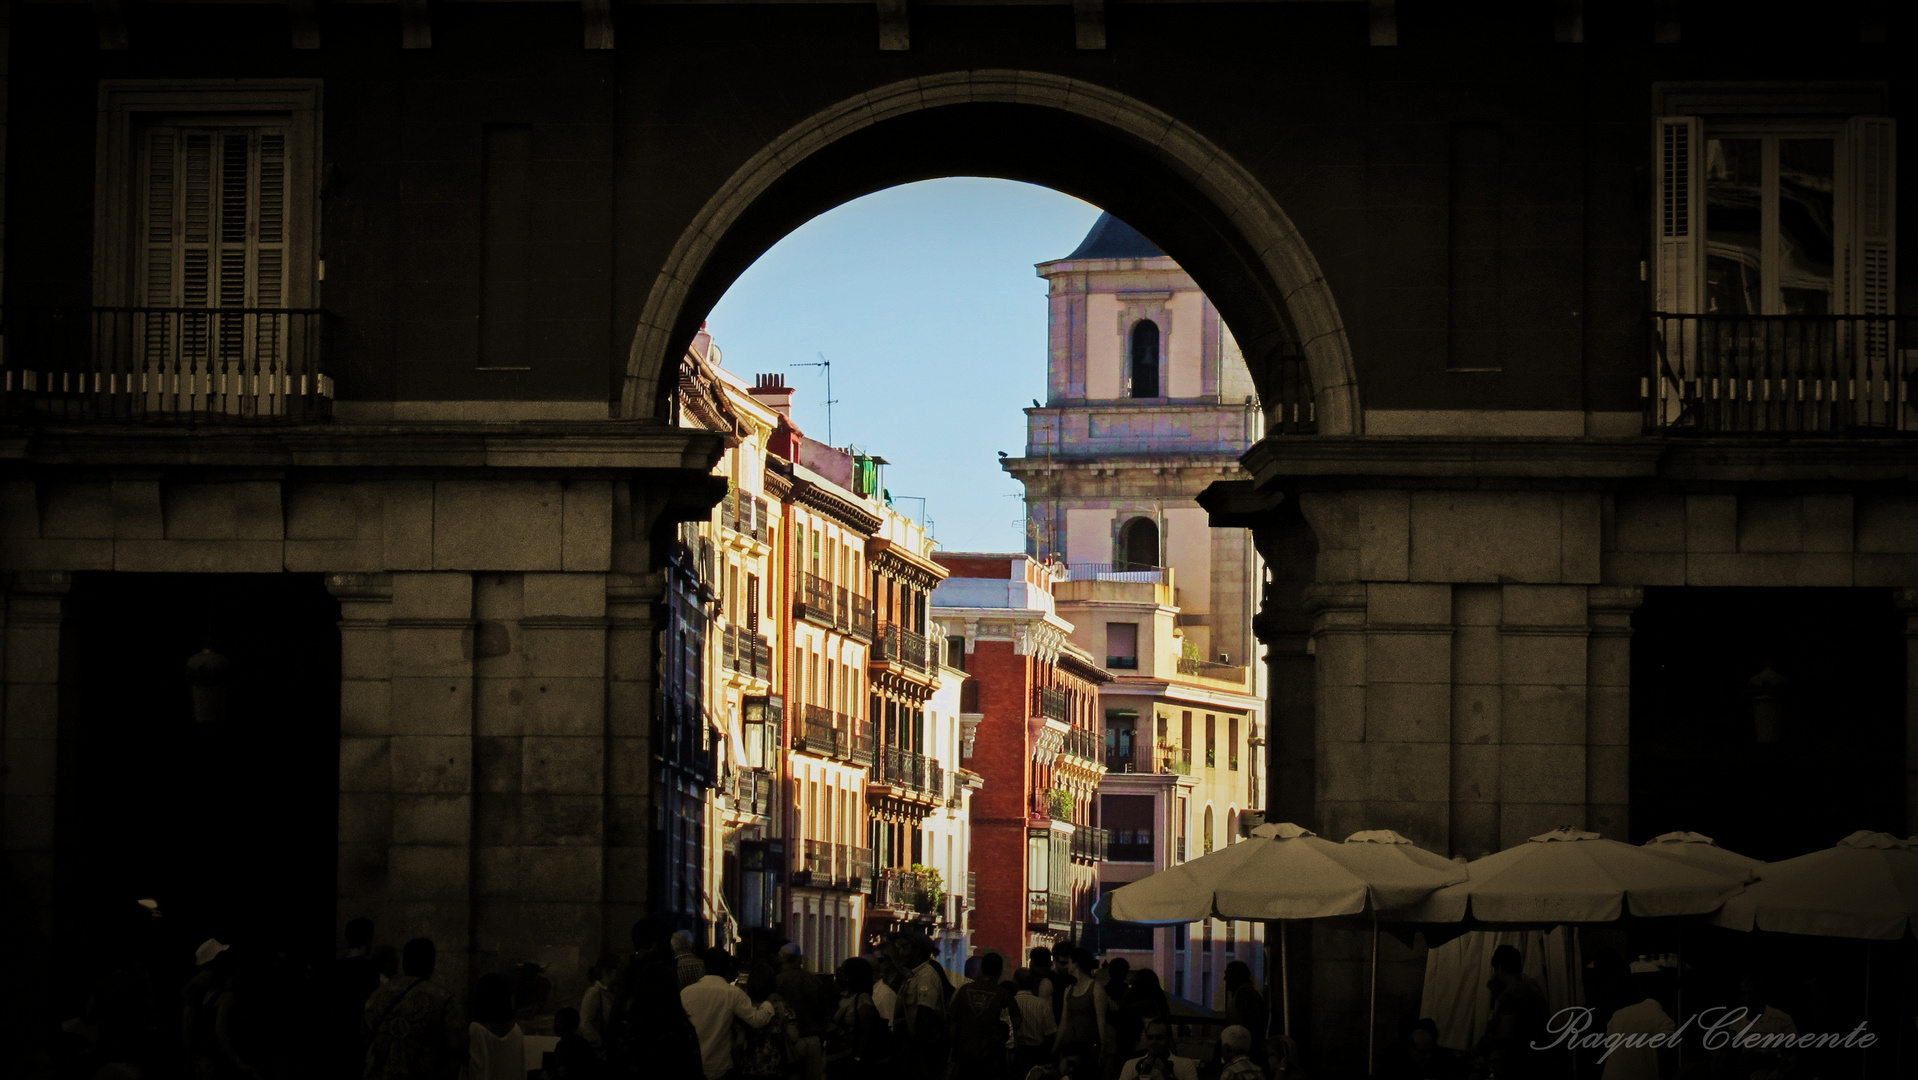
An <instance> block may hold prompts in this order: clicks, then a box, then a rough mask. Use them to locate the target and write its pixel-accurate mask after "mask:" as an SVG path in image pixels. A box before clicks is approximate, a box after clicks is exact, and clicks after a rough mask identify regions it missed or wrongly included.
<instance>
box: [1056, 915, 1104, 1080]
mask: <svg viewBox="0 0 1918 1080" xmlns="http://www.w3.org/2000/svg"><path fill="white" fill-rule="evenodd" d="M1058 955H1060V956H1063V957H1064V958H1065V974H1066V976H1067V977H1068V978H1070V979H1071V980H1072V982H1071V984H1070V985H1069V986H1067V987H1066V992H1065V1005H1064V1007H1063V1008H1061V1010H1060V1012H1059V1034H1057V1035H1055V1036H1054V1037H1053V1047H1054V1051H1055V1052H1056V1053H1057V1054H1059V1056H1061V1057H1064V1056H1066V1055H1068V1054H1071V1055H1076V1056H1078V1057H1079V1058H1080V1059H1081V1063H1082V1064H1083V1065H1085V1067H1086V1068H1087V1069H1088V1070H1090V1072H1091V1074H1092V1075H1094V1076H1097V1075H1099V1073H1100V1060H1101V1054H1102V1053H1103V1049H1104V1048H1103V1044H1104V1042H1105V1029H1106V992H1105V987H1103V986H1100V985H1099V981H1098V980H1097V979H1096V978H1094V977H1093V976H1094V975H1095V974H1096V972H1097V970H1098V963H1097V961H1095V960H1093V958H1092V954H1091V953H1089V952H1086V951H1085V950H1084V949H1081V948H1078V947H1077V946H1071V945H1061V946H1060V947H1059V950H1058Z"/></svg>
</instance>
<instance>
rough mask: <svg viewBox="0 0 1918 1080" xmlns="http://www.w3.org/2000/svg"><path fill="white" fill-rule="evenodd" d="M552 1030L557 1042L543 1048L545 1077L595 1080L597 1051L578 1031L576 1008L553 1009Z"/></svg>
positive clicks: (597, 1062) (598, 1065)
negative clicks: (547, 1047)
mask: <svg viewBox="0 0 1918 1080" xmlns="http://www.w3.org/2000/svg"><path fill="white" fill-rule="evenodd" d="M553 1034H555V1035H557V1036H559V1045H558V1046H555V1047H554V1048H553V1049H551V1050H548V1051H546V1054H545V1057H544V1060H543V1068H544V1069H545V1072H546V1080H599V1076H600V1071H601V1069H600V1061H599V1054H598V1052H597V1051H595V1050H594V1049H593V1045H592V1044H591V1043H589V1042H587V1041H586V1039H585V1037H584V1036H582V1035H581V1034H580V1016H579V1010H578V1009H574V1008H569V1007H562V1008H560V1009H558V1010H555V1011H554V1013H553Z"/></svg>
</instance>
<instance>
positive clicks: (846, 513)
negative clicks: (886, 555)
mask: <svg viewBox="0 0 1918 1080" xmlns="http://www.w3.org/2000/svg"><path fill="white" fill-rule="evenodd" d="M789 498H790V500H791V501H792V502H794V503H797V504H799V505H800V506H803V507H805V508H806V509H808V510H815V511H818V512H819V513H821V514H824V515H826V516H827V517H829V518H831V519H833V520H834V521H837V522H838V523H840V524H841V525H844V526H845V527H847V528H849V529H852V530H853V531H855V532H859V533H863V534H865V535H867V536H871V535H872V534H873V533H875V532H878V531H879V526H880V525H881V524H883V523H882V522H881V521H880V520H879V516H878V515H877V514H874V513H872V512H871V511H868V510H865V509H862V508H861V507H859V506H857V505H855V504H854V503H851V502H848V501H847V500H845V499H842V498H840V497H839V496H838V495H836V494H834V493H833V492H831V491H828V490H826V489H825V488H823V487H820V486H819V485H818V484H815V483H813V482H812V481H810V480H804V479H801V478H799V477H793V479H792V493H791V495H790V496H789Z"/></svg>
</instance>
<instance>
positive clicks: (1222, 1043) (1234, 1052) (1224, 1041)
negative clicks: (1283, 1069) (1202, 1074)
mask: <svg viewBox="0 0 1918 1080" xmlns="http://www.w3.org/2000/svg"><path fill="white" fill-rule="evenodd" d="M1219 1064H1220V1068H1219V1080H1266V1077H1265V1070H1264V1069H1262V1068H1260V1067H1259V1063H1258V1062H1257V1061H1254V1060H1253V1059H1252V1032H1251V1031H1250V1030H1249V1029H1247V1028H1246V1027H1245V1026H1244V1025H1243V1024H1227V1025H1226V1028H1225V1030H1224V1031H1221V1032H1219Z"/></svg>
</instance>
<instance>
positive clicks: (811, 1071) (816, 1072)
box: [775, 944, 838, 1080]
mask: <svg viewBox="0 0 1918 1080" xmlns="http://www.w3.org/2000/svg"><path fill="white" fill-rule="evenodd" d="M775 986H776V987H777V990H778V993H779V997H780V999H781V1000H782V1001H783V1002H784V1003H785V1007H786V1011H787V1013H788V1014H789V1018H788V1020H787V1025H788V1026H787V1029H786V1034H787V1041H788V1043H789V1046H790V1049H791V1051H792V1066H793V1071H794V1072H795V1073H797V1074H798V1076H799V1080H825V1076H826V1047H825V1036H826V1025H827V1024H828V1023H829V1022H831V1020H832V1015H833V1009H834V1006H835V1005H837V1003H838V995H837V994H836V993H834V992H833V990H832V985H831V983H830V982H829V981H828V980H827V979H825V978H822V977H821V976H818V975H814V974H813V973H812V972H810V971H807V970H806V962H805V957H804V956H802V955H801V954H800V951H799V946H798V945H797V944H787V945H785V946H783V947H782V948H781V949H780V950H779V975H778V977H777V979H776V980H775Z"/></svg>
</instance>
